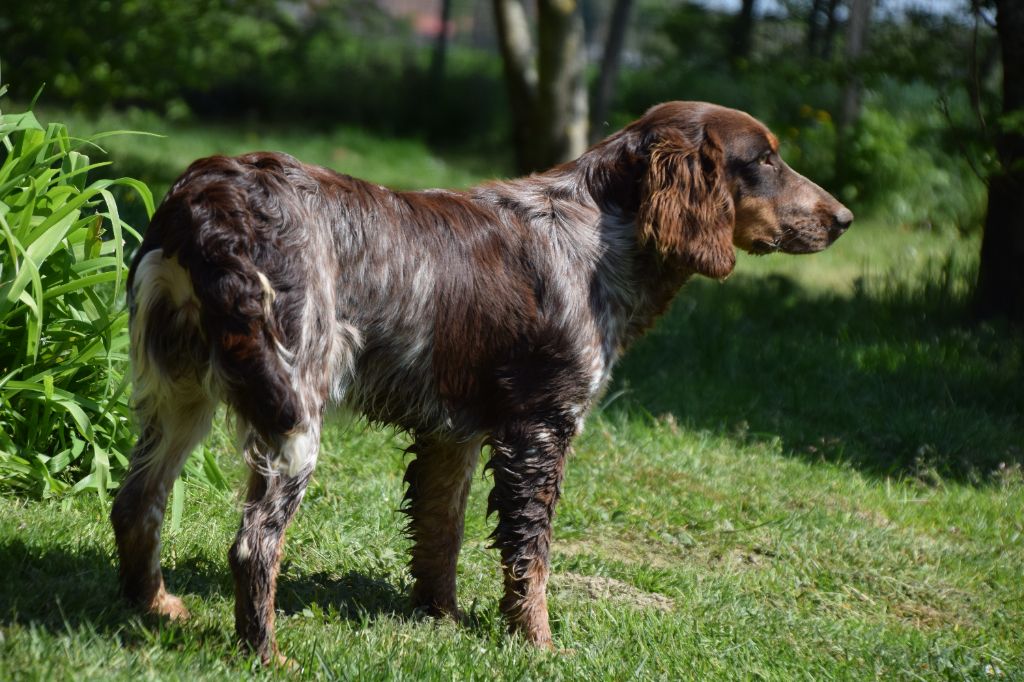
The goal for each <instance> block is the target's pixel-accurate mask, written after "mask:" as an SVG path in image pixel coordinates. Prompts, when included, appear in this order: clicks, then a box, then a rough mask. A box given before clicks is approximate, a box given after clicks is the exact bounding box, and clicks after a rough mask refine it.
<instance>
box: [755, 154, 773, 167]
mask: <svg viewBox="0 0 1024 682" xmlns="http://www.w3.org/2000/svg"><path fill="white" fill-rule="evenodd" d="M757 162H758V163H759V164H761V165H762V166H774V165H775V164H774V163H772V153H771V152H765V153H764V154H762V155H761V158H759V159H758V160H757Z"/></svg>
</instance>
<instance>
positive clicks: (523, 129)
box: [494, 0, 587, 173]
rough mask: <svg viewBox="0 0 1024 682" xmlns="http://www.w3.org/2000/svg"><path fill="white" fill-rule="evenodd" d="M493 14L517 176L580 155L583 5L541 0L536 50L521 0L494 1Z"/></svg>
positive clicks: (583, 140)
mask: <svg viewBox="0 0 1024 682" xmlns="http://www.w3.org/2000/svg"><path fill="white" fill-rule="evenodd" d="M494 16H495V24H496V27H497V29H498V43H499V46H500V49H501V56H502V60H503V62H504V65H505V82H506V86H507V89H508V95H509V104H510V107H511V110H512V125H513V141H514V144H515V151H516V166H517V168H518V170H519V172H521V173H528V172H532V171H537V170H543V169H546V168H548V167H550V166H552V165H554V164H557V163H561V162H563V161H568V160H570V159H573V158H575V157H577V156H579V155H580V154H582V153H583V151H584V150H586V146H587V89H586V80H585V73H584V68H585V66H586V54H585V52H584V49H583V48H584V42H583V19H582V17H581V14H580V8H579V3H577V2H576V0H537V49H536V50H534V47H533V40H532V38H531V30H530V23H529V19H528V17H527V13H526V7H525V6H524V4H523V2H522V0H494ZM535 52H536V55H535V54H534V53H535Z"/></svg>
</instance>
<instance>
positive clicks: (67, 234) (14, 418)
mask: <svg viewBox="0 0 1024 682" xmlns="http://www.w3.org/2000/svg"><path fill="white" fill-rule="evenodd" d="M4 91H5V88H4V89H0V95H2V94H3V93H4ZM111 134H116V133H102V134H99V135H95V136H93V137H91V138H89V139H78V138H75V137H73V136H72V135H71V134H70V133H69V132H68V129H67V127H66V126H65V125H64V124H62V123H50V124H48V125H45V126H44V125H42V124H41V123H40V122H39V121H38V120H37V118H36V116H35V115H34V113H33V112H32V110H31V108H30V109H29V110H28V111H25V112H22V113H13V114H4V113H2V112H0V243H2V246H0V488H4V489H8V490H13V491H16V492H18V493H22V494H29V495H31V496H34V497H48V496H52V495H55V494H59V493H64V492H69V491H73V492H78V491H83V490H94V491H96V492H97V493H98V494H99V495H100V496H101V497H102V496H104V495H105V494H106V492H107V491H108V489H110V488H113V487H116V485H117V482H118V479H119V476H120V475H121V474H122V473H123V471H124V470H125V467H126V466H127V463H128V462H127V457H126V453H127V452H128V449H129V448H130V446H131V441H132V437H133V436H132V432H131V429H130V427H129V406H128V394H129V390H128V388H129V386H128V376H127V372H126V368H127V363H126V360H127V354H126V350H127V340H128V335H127V325H128V313H127V311H126V310H125V306H124V303H123V300H124V287H125V279H126V275H127V268H126V265H125V252H124V249H125V242H126V238H129V237H130V238H133V239H136V240H137V239H138V238H139V234H138V233H137V232H136V231H135V230H134V229H132V228H131V227H130V226H129V225H127V224H126V223H125V222H124V221H122V220H121V218H120V217H119V213H118V205H117V201H116V199H115V195H114V193H113V190H114V189H115V188H118V189H120V191H128V192H134V193H135V194H136V195H137V196H138V197H139V198H140V199H141V200H142V202H143V204H144V205H145V208H146V212H147V214H148V215H152V213H153V197H152V194H151V193H150V191H149V189H148V188H147V187H146V185H144V184H143V183H142V182H140V181H138V180H135V179H132V178H119V179H104V180H97V181H95V182H92V183H90V182H89V181H88V177H87V176H88V174H89V172H90V171H91V170H93V169H96V168H98V167H100V166H104V165H107V164H108V162H100V163H92V162H90V160H89V156H88V155H87V154H86V153H84V152H85V151H86V150H90V149H91V150H99V147H97V146H96V142H97V140H98V139H100V138H102V137H105V136H106V135H111Z"/></svg>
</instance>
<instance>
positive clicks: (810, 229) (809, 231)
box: [765, 224, 846, 254]
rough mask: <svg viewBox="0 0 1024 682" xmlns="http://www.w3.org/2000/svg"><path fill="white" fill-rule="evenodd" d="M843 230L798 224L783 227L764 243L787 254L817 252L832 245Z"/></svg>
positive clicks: (818, 225)
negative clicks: (779, 233) (779, 232)
mask: <svg viewBox="0 0 1024 682" xmlns="http://www.w3.org/2000/svg"><path fill="white" fill-rule="evenodd" d="M845 231H846V230H844V229H833V228H832V227H830V226H826V225H821V224H815V225H813V226H809V225H807V226H800V227H799V228H798V227H785V228H783V231H782V234H781V235H779V236H778V237H776V238H775V239H773V240H772V241H770V242H766V243H765V244H766V246H772V247H774V248H773V250H774V251H782V252H784V253H789V254H804V253H818V252H819V251H824V250H825V249H827V248H828V247H830V246H832V244H833V242H835V241H836V240H837V239H839V237H840V236H842V234H843V233H844V232H845ZM765 253H768V251H765Z"/></svg>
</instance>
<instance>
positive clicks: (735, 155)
mask: <svg viewBox="0 0 1024 682" xmlns="http://www.w3.org/2000/svg"><path fill="white" fill-rule="evenodd" d="M627 131H628V132H632V133H633V134H636V135H639V136H640V138H641V142H640V146H641V148H642V149H646V152H647V153H646V159H647V165H646V171H645V173H644V175H643V179H642V188H641V196H640V204H639V208H638V211H637V229H638V230H639V233H640V239H641V241H642V242H645V243H653V244H654V245H655V246H656V247H657V249H658V250H659V251H660V252H661V253H662V254H663V255H665V256H666V257H671V258H673V259H675V260H677V262H679V263H680V264H682V265H683V266H684V267H687V268H690V269H692V270H694V271H695V272H698V273H700V274H702V275H706V276H708V277H714V278H716V279H720V278H723V277H725V276H727V275H728V274H729V273H730V272H732V269H733V267H734V265H735V264H736V255H735V251H734V248H733V247H734V246H738V247H740V248H742V249H744V250H746V251H748V252H750V253H758V254H763V253H771V252H773V251H782V252H785V253H814V252H816V251H821V250H823V249H825V248H826V247H828V246H829V245H830V244H831V243H832V242H834V241H835V240H836V239H838V238H839V236H840V235H841V234H842V233H843V232H845V231H846V229H847V228H848V227H849V226H850V223H851V222H853V213H851V212H850V210H849V209H848V208H846V207H845V206H843V205H842V204H841V203H839V201H837V200H836V199H835V198H834V197H833V196H831V195H830V194H829V193H828V192H826V191H825V190H823V189H822V188H820V187H818V186H817V185H816V184H814V183H813V182H811V181H810V180H808V179H807V178H805V177H803V176H802V175H800V174H799V173H797V172H796V171H794V170H793V169H792V168H790V167H789V166H787V165H786V164H785V162H783V160H782V158H781V157H780V156H779V143H778V140H777V139H776V138H775V136H774V135H772V133H771V131H769V130H768V128H766V127H765V126H764V125H763V124H761V123H760V122H759V121H757V120H756V119H754V118H753V117H751V116H749V115H748V114H745V113H743V112H741V111H736V110H735V109H727V108H725V107H720V106H715V105H712V104H706V103H703V102H669V103H666V104H661V105H658V106H656V107H654V108H652V109H651V110H650V111H648V112H647V114H646V115H645V116H644V117H643V118H641V119H640V120H639V121H637V122H636V123H634V124H633V125H632V126H630V128H629V129H627Z"/></svg>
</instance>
